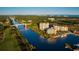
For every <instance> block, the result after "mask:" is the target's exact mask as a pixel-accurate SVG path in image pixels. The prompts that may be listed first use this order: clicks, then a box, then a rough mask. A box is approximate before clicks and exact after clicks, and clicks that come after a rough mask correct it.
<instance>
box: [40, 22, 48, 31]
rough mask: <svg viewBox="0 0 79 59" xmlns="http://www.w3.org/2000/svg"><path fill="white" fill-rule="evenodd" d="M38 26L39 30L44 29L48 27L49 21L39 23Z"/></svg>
mask: <svg viewBox="0 0 79 59" xmlns="http://www.w3.org/2000/svg"><path fill="white" fill-rule="evenodd" d="M39 27H40V30H45V29H46V28H49V23H40V24H39Z"/></svg>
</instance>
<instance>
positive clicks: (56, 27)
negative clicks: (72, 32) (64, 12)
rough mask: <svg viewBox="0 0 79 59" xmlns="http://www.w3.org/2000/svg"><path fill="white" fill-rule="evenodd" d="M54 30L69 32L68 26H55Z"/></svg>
mask: <svg viewBox="0 0 79 59" xmlns="http://www.w3.org/2000/svg"><path fill="white" fill-rule="evenodd" d="M54 29H55V30H56V31H68V27H67V26H55V25H54Z"/></svg>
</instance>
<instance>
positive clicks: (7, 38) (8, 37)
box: [0, 28, 21, 51]
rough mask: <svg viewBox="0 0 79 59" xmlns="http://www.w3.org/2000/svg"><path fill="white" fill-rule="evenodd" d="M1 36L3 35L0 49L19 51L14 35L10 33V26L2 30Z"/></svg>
mask: <svg viewBox="0 0 79 59" xmlns="http://www.w3.org/2000/svg"><path fill="white" fill-rule="evenodd" d="M3 37H4V38H3V41H2V42H0V50H1V51H19V50H21V49H20V46H19V45H18V42H17V40H16V39H15V37H14V35H13V34H11V29H10V28H7V29H5V30H4V36H3Z"/></svg>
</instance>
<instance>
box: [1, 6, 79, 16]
mask: <svg viewBox="0 0 79 59" xmlns="http://www.w3.org/2000/svg"><path fill="white" fill-rule="evenodd" d="M0 15H79V7H0Z"/></svg>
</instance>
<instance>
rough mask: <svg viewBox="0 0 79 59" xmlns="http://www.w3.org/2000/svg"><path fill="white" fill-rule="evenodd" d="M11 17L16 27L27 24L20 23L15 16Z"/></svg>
mask: <svg viewBox="0 0 79 59" xmlns="http://www.w3.org/2000/svg"><path fill="white" fill-rule="evenodd" d="M9 18H10V19H11V21H12V23H13V24H12V26H15V27H18V26H20V25H23V26H24V25H25V24H21V23H19V22H18V21H16V19H15V18H12V17H9Z"/></svg>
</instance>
